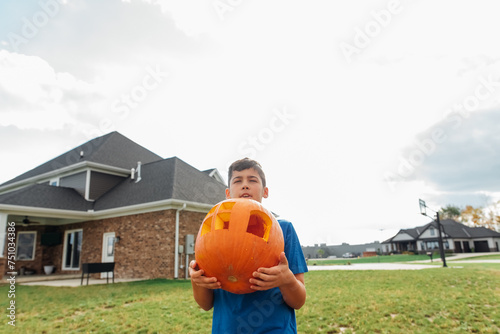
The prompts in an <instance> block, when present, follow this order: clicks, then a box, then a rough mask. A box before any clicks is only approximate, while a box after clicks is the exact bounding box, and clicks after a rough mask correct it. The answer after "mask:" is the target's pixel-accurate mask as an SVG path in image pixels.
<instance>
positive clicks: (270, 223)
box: [195, 198, 284, 294]
mask: <svg viewBox="0 0 500 334" xmlns="http://www.w3.org/2000/svg"><path fill="white" fill-rule="evenodd" d="M283 249H284V241H283V232H282V231H281V227H280V225H279V223H278V222H277V221H276V219H275V218H274V216H273V215H272V214H271V213H270V212H269V211H268V210H266V209H265V208H264V207H263V206H262V205H261V204H260V203H259V202H257V201H254V200H252V199H243V198H233V199H228V200H225V201H222V202H220V203H218V204H216V205H215V206H214V207H213V208H212V209H211V210H210V212H208V214H207V215H206V216H205V219H204V220H203V223H202V224H201V226H200V230H199V232H198V236H197V237H196V243H195V257H196V262H197V263H198V266H199V267H200V269H203V270H204V271H205V276H207V277H217V280H218V281H219V282H220V283H221V285H222V289H224V290H227V291H229V292H232V293H237V294H242V293H249V292H254V290H251V289H250V285H251V284H250V283H249V279H250V278H251V277H252V273H253V272H254V271H256V270H257V269H258V268H260V267H265V268H269V267H273V266H275V265H277V264H278V263H279V256H280V254H281V252H282V251H283Z"/></svg>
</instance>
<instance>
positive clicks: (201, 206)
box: [0, 132, 226, 279]
mask: <svg viewBox="0 0 500 334" xmlns="http://www.w3.org/2000/svg"><path fill="white" fill-rule="evenodd" d="M225 188H226V186H225V185H224V184H223V179H222V177H221V176H220V174H219V173H218V172H217V170H216V169H211V170H208V171H199V170H197V169H196V168H194V167H192V166H190V165H189V164H187V163H185V162H184V161H182V160H180V159H179V158H177V157H172V158H168V159H163V158H162V157H160V156H159V155H156V154H154V153H152V152H151V151H149V150H147V149H146V148H144V147H142V146H140V145H138V144H136V143H135V142H133V141H131V140H130V139H128V138H126V137H124V136H123V135H121V134H120V133H118V132H111V133H109V134H107V135H104V136H102V137H98V138H95V139H93V140H90V141H88V142H87V143H85V144H82V145H80V146H78V147H76V148H74V149H72V150H70V151H68V152H66V153H64V154H62V155H60V156H58V157H56V158H54V159H52V160H50V161H48V162H46V163H44V164H42V165H40V166H38V167H36V168H34V169H32V170H30V171H28V172H26V173H24V174H21V175H19V176H18V177H16V178H14V179H12V180H10V181H7V182H5V183H3V184H1V185H0V272H1V273H2V274H4V273H6V272H12V271H19V270H20V269H21V268H23V269H24V270H26V271H28V270H30V271H35V272H36V273H37V274H41V273H43V267H44V266H45V265H53V266H54V267H55V272H56V273H58V274H76V273H81V268H82V263H87V262H115V263H116V265H115V276H116V277H118V278H144V279H149V278H182V277H185V276H186V274H187V268H186V264H187V263H188V260H189V259H190V257H191V258H193V255H192V246H193V242H194V240H193V238H195V237H196V234H197V233H198V229H199V226H200V224H201V222H202V220H203V218H204V216H205V214H206V213H207V212H208V211H209V210H210V208H212V206H213V205H214V204H216V203H217V202H219V201H222V200H224V199H225V193H224V190H225ZM13 224H15V228H14V229H15V236H14V237H13V236H12V235H9V234H8V233H5V232H11V231H12V230H13V228H12V226H11V225H13ZM7 225H8V226H9V230H7V231H6V227H7ZM14 240H15V252H16V260H15V269H14V270H12V268H9V267H8V255H10V253H11V252H12V251H13V249H12V248H8V247H7V246H8V244H9V243H10V242H12V241H14ZM9 246H10V245H9ZM186 251H187V254H186Z"/></svg>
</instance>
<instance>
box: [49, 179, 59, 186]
mask: <svg viewBox="0 0 500 334" xmlns="http://www.w3.org/2000/svg"><path fill="white" fill-rule="evenodd" d="M49 185H51V186H55V187H57V186H59V178H56V179H51V180H50V181H49Z"/></svg>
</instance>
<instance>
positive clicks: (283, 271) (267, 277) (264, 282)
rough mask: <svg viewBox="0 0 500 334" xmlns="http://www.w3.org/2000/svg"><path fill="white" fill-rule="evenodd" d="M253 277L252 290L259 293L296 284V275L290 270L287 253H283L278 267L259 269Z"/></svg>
mask: <svg viewBox="0 0 500 334" xmlns="http://www.w3.org/2000/svg"><path fill="white" fill-rule="evenodd" d="M253 277H254V278H251V279H250V283H251V284H253V285H252V286H251V287H250V288H251V289H254V290H257V291H263V290H269V289H272V288H276V287H284V286H287V285H292V284H294V283H295V282H296V278H295V275H294V274H293V273H292V271H291V270H290V268H288V260H287V258H286V256H285V252H281V254H280V263H278V265H277V266H274V267H271V268H259V269H257V271H254V273H253Z"/></svg>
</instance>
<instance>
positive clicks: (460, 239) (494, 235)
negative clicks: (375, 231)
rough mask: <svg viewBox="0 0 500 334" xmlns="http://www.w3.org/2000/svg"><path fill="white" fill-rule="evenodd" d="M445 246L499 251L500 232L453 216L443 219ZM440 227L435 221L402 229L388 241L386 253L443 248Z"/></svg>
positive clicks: (458, 249)
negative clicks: (462, 222)
mask: <svg viewBox="0 0 500 334" xmlns="http://www.w3.org/2000/svg"><path fill="white" fill-rule="evenodd" d="M441 225H442V230H441V231H442V238H443V247H444V250H445V251H449V252H454V253H470V252H498V251H499V248H500V233H498V232H495V231H493V230H490V229H487V228H485V227H469V226H465V225H463V224H460V223H458V222H456V221H454V220H452V219H445V220H442V221H441ZM438 240H439V230H438V227H437V223H436V222H435V221H433V222H431V223H429V224H427V225H424V226H419V227H415V228H410V229H403V230H400V231H399V232H398V233H397V234H396V235H395V236H393V237H392V238H390V239H388V240H386V241H384V242H383V243H382V244H383V252H384V253H402V252H405V251H413V252H417V253H426V252H429V251H431V250H438V249H439V243H438Z"/></svg>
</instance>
